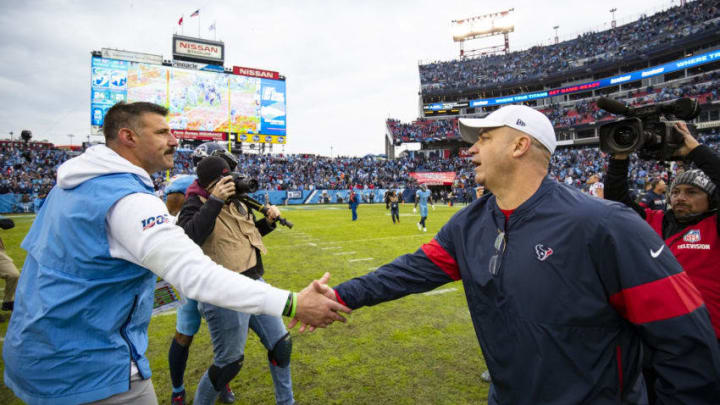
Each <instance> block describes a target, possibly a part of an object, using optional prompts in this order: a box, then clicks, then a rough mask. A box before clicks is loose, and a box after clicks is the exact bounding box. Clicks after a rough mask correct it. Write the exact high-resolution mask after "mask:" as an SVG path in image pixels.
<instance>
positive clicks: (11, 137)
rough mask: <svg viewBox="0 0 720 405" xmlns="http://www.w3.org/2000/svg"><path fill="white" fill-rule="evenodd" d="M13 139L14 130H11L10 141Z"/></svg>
mask: <svg viewBox="0 0 720 405" xmlns="http://www.w3.org/2000/svg"><path fill="white" fill-rule="evenodd" d="M12 141H13V131H10V142H12Z"/></svg>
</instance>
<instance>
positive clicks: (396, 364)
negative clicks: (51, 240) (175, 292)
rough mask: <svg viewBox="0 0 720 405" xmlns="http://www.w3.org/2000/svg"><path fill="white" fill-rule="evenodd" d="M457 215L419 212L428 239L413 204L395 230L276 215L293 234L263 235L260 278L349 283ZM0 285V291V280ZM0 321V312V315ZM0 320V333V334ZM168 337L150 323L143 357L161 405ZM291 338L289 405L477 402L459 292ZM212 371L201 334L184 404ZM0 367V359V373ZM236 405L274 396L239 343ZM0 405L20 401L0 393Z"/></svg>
mask: <svg viewBox="0 0 720 405" xmlns="http://www.w3.org/2000/svg"><path fill="white" fill-rule="evenodd" d="M461 208H462V207H461V206H460V207H447V206H440V205H438V206H436V209H435V210H432V209H430V214H429V218H428V222H427V226H428V232H427V233H423V232H420V231H418V229H417V227H416V225H415V224H416V222H417V221H418V220H419V216H418V215H416V214H413V213H412V204H405V205H401V208H400V215H401V221H402V222H401V223H400V224H399V225H393V223H392V221H391V219H390V213H389V211H387V210H386V209H385V205H384V204H374V205H367V204H361V205H360V207H359V208H358V216H359V218H358V220H357V221H356V222H352V221H351V220H350V210H348V209H347V205H331V206H296V207H292V206H291V207H281V210H283V215H284V216H285V217H286V218H287V219H289V220H291V221H292V222H294V224H295V227H294V228H293V229H287V228H283V227H278V229H277V230H276V231H275V232H273V233H271V234H270V235H268V236H266V237H265V243H266V244H267V246H268V249H269V252H268V254H267V255H266V256H265V257H264V258H263V263H264V264H265V271H266V273H265V279H266V280H267V281H268V282H270V283H271V284H273V285H275V286H278V287H281V288H287V289H293V290H300V289H302V288H303V287H305V286H306V285H307V284H308V283H309V282H310V281H311V280H312V279H314V278H319V277H320V276H321V275H322V274H323V272H325V271H330V272H331V273H332V278H331V280H330V285H334V284H336V283H338V282H340V281H344V280H347V279H350V278H352V277H356V276H360V275H363V274H365V273H368V272H369V271H371V270H373V269H374V268H376V267H378V266H380V265H382V264H384V263H387V262H389V261H391V260H392V259H394V258H395V257H397V256H399V255H402V254H405V253H409V252H413V251H415V250H416V249H417V248H418V247H419V246H420V245H421V244H423V243H426V242H428V241H430V240H431V239H432V237H433V235H434V234H435V233H436V232H437V231H438V230H439V229H440V227H441V226H442V225H443V224H444V223H445V222H447V220H448V219H449V218H450V217H451V216H452V215H453V214H454V213H455V212H457V210H459V209H461ZM13 218H14V219H15V221H16V224H17V226H16V227H15V228H14V229H12V230H10V231H0V237H2V238H3V240H4V241H5V244H6V246H7V250H8V254H9V255H10V256H11V257H12V258H13V259H14V260H15V263H16V265H17V267H18V268H21V267H22V262H23V260H24V258H25V251H24V250H22V249H20V247H19V244H20V242H21V241H22V238H23V237H24V235H25V234H26V233H27V230H28V229H29V227H30V224H31V222H32V220H33V217H31V216H14V217H13ZM0 284H2V281H0ZM3 315H5V316H6V317H7V316H8V315H9V313H8V312H4V313H3ZM7 324H8V321H7V320H5V321H4V322H2V323H1V324H0V333H1V334H2V336H4V335H5V331H6V329H7ZM174 331H175V314H174V312H173V313H166V314H162V315H158V316H156V317H154V318H153V320H152V322H151V323H150V331H149V333H150V347H149V350H148V353H147V354H148V357H149V358H150V362H151V366H152V370H153V378H152V379H153V383H154V385H155V390H156V392H157V395H158V399H159V402H160V403H161V404H167V403H169V402H170V392H171V385H170V377H169V373H168V362H167V353H168V348H169V346H170V341H171V338H172V336H173V333H174ZM291 334H292V336H293V353H292V363H291V367H292V374H293V389H294V393H295V399H296V401H297V402H298V403H299V404H371V405H379V404H470V403H473V404H477V403H485V401H486V398H487V391H488V388H489V385H488V384H487V383H485V382H482V381H481V379H480V375H481V374H482V372H483V371H485V369H486V368H485V362H484V361H483V358H482V354H481V353H480V348H479V346H478V343H477V340H476V338H475V334H474V331H473V328H472V324H471V321H470V315H469V313H468V310H467V304H466V302H465V296H464V291H463V287H462V285H461V284H460V283H459V282H455V283H451V284H447V285H445V286H442V287H440V288H438V289H437V290H435V291H433V292H432V293H430V294H427V293H426V294H418V295H412V296H408V297H405V298H403V299H400V300H397V301H394V302H388V303H384V304H381V305H378V306H375V307H366V308H361V309H358V310H356V311H355V312H354V313H353V314H351V315H350V316H349V318H348V322H347V324H340V323H335V324H333V325H332V326H330V327H329V328H327V329H320V330H318V331H315V332H313V333H304V334H299V333H298V332H297V329H295V330H293V331H292V332H291ZM211 363H212V346H211V344H210V337H209V334H208V331H207V328H206V327H205V325H204V322H203V326H202V327H201V329H200V332H199V334H198V335H197V336H196V337H195V340H194V342H193V345H192V348H191V350H190V358H189V360H188V368H187V372H186V374H185V385H186V389H187V392H188V399H191V398H192V396H193V393H194V390H195V387H196V385H197V383H198V380H199V379H200V377H201V376H202V374H203V373H204V372H205V370H206V368H207V367H208V366H210V364H211ZM2 367H3V363H2V361H0V369H1V368H2ZM231 387H232V388H233V390H234V392H235V394H236V396H237V401H236V404H272V403H274V395H273V386H272V379H271V377H270V373H269V371H268V368H267V352H266V350H265V348H264V347H263V346H262V345H261V344H260V341H259V340H258V339H257V337H256V336H255V335H254V334H253V333H250V338H249V339H248V344H247V347H246V350H245V364H244V367H243V369H242V370H241V371H240V373H239V375H238V376H237V377H236V378H235V379H234V380H233V381H232V383H231ZM0 403H2V404H16V403H18V404H19V403H21V402H20V401H19V400H18V399H17V398H15V396H14V395H13V394H12V392H11V391H10V390H9V389H7V388H6V387H5V386H4V385H3V384H0Z"/></svg>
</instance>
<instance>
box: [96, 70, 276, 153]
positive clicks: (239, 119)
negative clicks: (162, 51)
mask: <svg viewBox="0 0 720 405" xmlns="http://www.w3.org/2000/svg"><path fill="white" fill-rule="evenodd" d="M221 69H222V68H221ZM91 81H92V85H91V95H90V96H91V115H90V121H91V125H92V127H93V130H94V132H95V133H99V132H100V129H101V127H102V124H103V117H104V116H105V113H106V112H107V110H108V109H109V108H110V107H112V106H113V104H115V103H117V102H118V101H127V102H135V101H147V102H152V103H155V104H159V105H162V106H165V107H166V108H167V109H168V110H169V114H168V123H169V125H170V128H171V129H172V130H173V132H174V133H175V134H176V135H180V136H179V137H183V136H182V135H183V134H194V135H193V137H194V136H195V135H197V134H202V135H206V136H209V137H211V138H219V137H224V136H223V134H227V133H233V134H236V135H237V138H238V139H240V140H244V141H256V142H264V143H285V142H286V98H285V81H284V80H276V79H267V78H260V77H250V76H240V75H236V74H231V73H225V72H218V71H205V70H195V69H183V68H178V67H172V66H165V65H154V64H147V63H138V62H130V61H123V60H115V59H105V58H100V57H93V58H92V69H91Z"/></svg>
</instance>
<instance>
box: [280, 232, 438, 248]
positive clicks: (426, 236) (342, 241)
mask: <svg viewBox="0 0 720 405" xmlns="http://www.w3.org/2000/svg"><path fill="white" fill-rule="evenodd" d="M419 237H423V238H426V239H427V240H428V241H430V240H431V239H432V234H428V233H418V234H415V235H403V236H386V237H383V238H367V239H351V240H341V241H336V242H325V243H328V244H329V243H340V244H342V243H355V242H366V241H372V240H387V239H407V238H419ZM301 246H305V245H304V244H302V243H298V244H292V245H278V246H273V247H272V248H273V249H283V248H291V249H294V248H298V247H301Z"/></svg>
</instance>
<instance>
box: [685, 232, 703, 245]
mask: <svg viewBox="0 0 720 405" xmlns="http://www.w3.org/2000/svg"><path fill="white" fill-rule="evenodd" d="M683 240H684V241H685V242H688V243H695V242H700V230H699V229H693V230H691V231H690V232H688V233H686V234H685V236H683Z"/></svg>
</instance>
